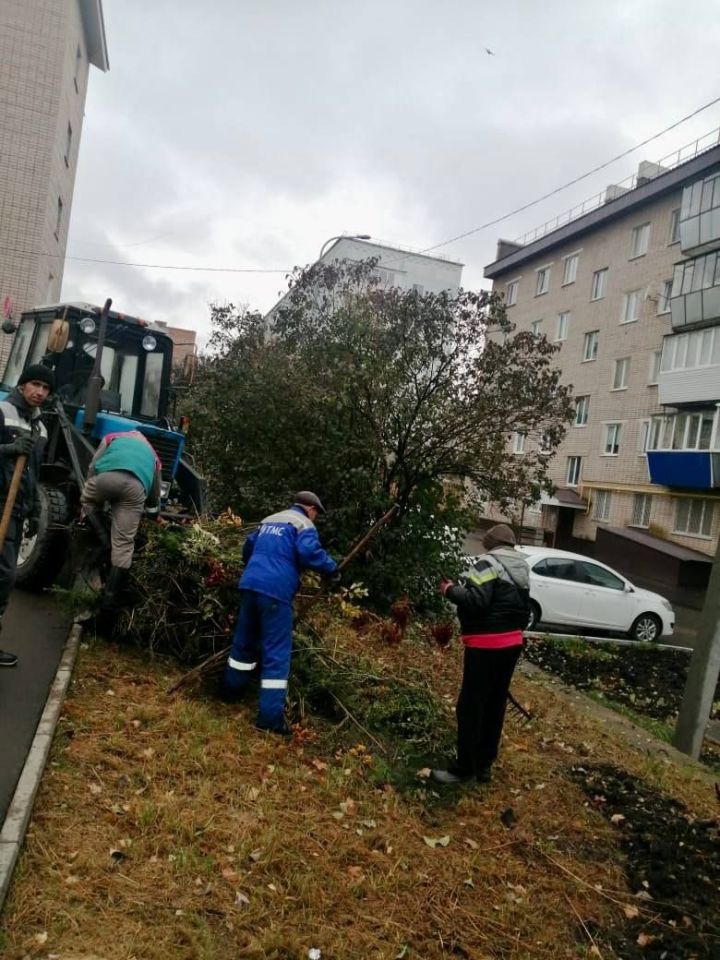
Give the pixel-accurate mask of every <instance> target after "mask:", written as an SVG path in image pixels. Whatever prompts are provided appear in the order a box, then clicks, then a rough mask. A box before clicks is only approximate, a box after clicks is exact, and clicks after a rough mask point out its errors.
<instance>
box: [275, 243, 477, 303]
mask: <svg viewBox="0 0 720 960" xmlns="http://www.w3.org/2000/svg"><path fill="white" fill-rule="evenodd" d="M323 249H324V248H323ZM371 257H374V258H377V261H378V263H377V267H376V268H375V273H376V274H377V275H378V277H379V278H380V279H381V281H382V282H383V283H384V284H385V285H386V286H388V287H399V288H400V289H401V290H416V291H417V292H418V293H441V292H442V291H443V290H449V291H450V292H451V293H457V291H458V290H459V288H460V281H461V279H462V271H463V266H464V264H462V263H458V262H456V261H454V260H447V259H445V258H444V257H431V256H428V255H427V254H424V253H417V252H415V251H411V250H408V249H403V248H402V247H393V246H388V245H386V244H382V243H374V242H372V241H369V240H361V239H359V238H357V237H337V238H336V239H335V241H334V242H333V243H332V244H330V245H328V247H327V250H324V252H323V254H322V256H321V257H320V258H319V259H318V262H319V263H333V262H334V261H335V260H350V261H354V262H358V261H359V260H368V259H370V258H371ZM286 296H287V294H285V296H283V297H282V298H281V299H280V300H279V301H278V302H277V303H276V304H275V306H273V307H272V308H271V309H270V310H269V311H268V313H267V314H266V319H268V320H270V321H271V320H272V317H273V315H274V313H275V311H276V310H277V309H278V307H279V306H280V304H281V303H282V302H283V301H284V300H285V297H286Z"/></svg>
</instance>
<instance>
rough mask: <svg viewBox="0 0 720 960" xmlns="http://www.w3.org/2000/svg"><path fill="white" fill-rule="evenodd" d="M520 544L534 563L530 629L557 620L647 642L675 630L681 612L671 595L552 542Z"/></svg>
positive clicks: (531, 583) (531, 566)
mask: <svg viewBox="0 0 720 960" xmlns="http://www.w3.org/2000/svg"><path fill="white" fill-rule="evenodd" d="M515 549H516V550H518V551H519V552H520V553H522V554H523V556H524V557H525V558H526V560H527V562H528V566H529V567H530V604H531V607H532V613H531V615H530V622H529V624H528V629H529V630H533V629H534V628H535V627H536V626H537V624H538V623H541V622H542V623H552V624H557V625H558V626H560V625H562V626H568V627H581V628H584V629H586V630H587V629H588V628H591V629H597V630H603V631H611V632H614V633H618V632H622V633H627V634H628V635H629V636H630V637H632V638H633V640H640V641H644V642H646V643H647V642H652V641H654V640H659V639H660V637H661V636H662V637H668V636H670V635H671V634H672V632H673V629H674V627H675V612H674V610H673V608H672V606H671V605H670V603H669V601H667V600H666V599H665V597H661V596H660V594H659V593H653V592H652V591H651V590H643V589H642V587H636V586H634V585H633V584H632V583H630V581H629V580H627V579H626V578H625V577H623V576H622V575H621V574H619V573H617V571H615V570H613V569H612V568H611V567H608V566H606V565H605V564H604V563H600V562H599V561H598V560H590V559H588V557H583V556H581V555H580V554H577V553H568V552H567V551H565V550H552V549H550V548H546V547H524V546H520V547H516V548H515Z"/></svg>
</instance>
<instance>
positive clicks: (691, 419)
mask: <svg viewBox="0 0 720 960" xmlns="http://www.w3.org/2000/svg"><path fill="white" fill-rule="evenodd" d="M714 424H715V411H714V410H698V411H691V412H689V413H676V414H674V415H672V414H662V415H660V416H657V417H653V418H652V423H651V426H650V446H649V447H648V449H649V450H709V449H710V445H711V443H712V437H713V427H714Z"/></svg>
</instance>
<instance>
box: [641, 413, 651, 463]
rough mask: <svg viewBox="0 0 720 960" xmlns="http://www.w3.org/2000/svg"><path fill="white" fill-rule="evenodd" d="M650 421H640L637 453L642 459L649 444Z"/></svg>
mask: <svg viewBox="0 0 720 960" xmlns="http://www.w3.org/2000/svg"><path fill="white" fill-rule="evenodd" d="M650 424H651V421H650V420H641V421H640V429H639V431H638V453H639V454H640V456H641V457H644V456H645V454H646V453H647V449H648V444H649V443H650Z"/></svg>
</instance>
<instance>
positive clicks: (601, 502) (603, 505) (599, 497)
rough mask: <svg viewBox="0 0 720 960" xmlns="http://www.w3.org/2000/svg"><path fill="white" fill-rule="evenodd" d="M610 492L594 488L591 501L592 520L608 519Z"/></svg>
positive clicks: (610, 501)
mask: <svg viewBox="0 0 720 960" xmlns="http://www.w3.org/2000/svg"><path fill="white" fill-rule="evenodd" d="M611 503H612V493H611V492H610V491H609V490H596V491H595V502H594V503H593V520H609V519H610V504H611Z"/></svg>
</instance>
